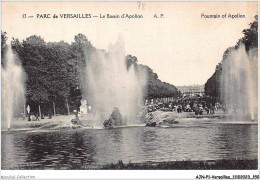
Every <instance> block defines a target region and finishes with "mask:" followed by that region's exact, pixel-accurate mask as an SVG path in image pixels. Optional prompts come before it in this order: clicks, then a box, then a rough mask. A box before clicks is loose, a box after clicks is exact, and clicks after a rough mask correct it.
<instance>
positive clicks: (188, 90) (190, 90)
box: [176, 84, 205, 95]
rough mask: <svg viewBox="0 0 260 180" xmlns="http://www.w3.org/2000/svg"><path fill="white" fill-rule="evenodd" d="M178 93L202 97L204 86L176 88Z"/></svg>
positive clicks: (195, 85)
mask: <svg viewBox="0 0 260 180" xmlns="http://www.w3.org/2000/svg"><path fill="white" fill-rule="evenodd" d="M176 87H177V89H178V90H179V91H181V93H182V94H183V95H184V94H185V95H196V94H198V95H204V94H205V90H204V85H198V84H194V85H190V86H176Z"/></svg>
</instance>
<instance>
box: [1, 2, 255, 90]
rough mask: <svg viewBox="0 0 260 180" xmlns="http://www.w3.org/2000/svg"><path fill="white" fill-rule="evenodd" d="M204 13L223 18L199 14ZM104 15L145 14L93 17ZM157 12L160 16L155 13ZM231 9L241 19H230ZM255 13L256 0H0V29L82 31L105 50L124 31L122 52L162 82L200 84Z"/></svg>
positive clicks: (11, 32)
mask: <svg viewBox="0 0 260 180" xmlns="http://www.w3.org/2000/svg"><path fill="white" fill-rule="evenodd" d="M202 13H204V14H205V15H215V14H217V15H220V16H221V18H203V17H201V14H202ZM23 14H26V15H27V18H22V17H23ZM37 14H50V15H51V17H52V16H53V15H54V14H56V15H60V14H91V15H92V18H78V19H75V18H73V19H72V18H66V19H64V18H48V19H47V18H37ZM107 14H113V15H114V14H118V15H119V16H121V15H122V14H130V15H134V14H138V15H142V16H143V18H132V19H128V18H94V17H93V16H98V17H99V16H100V15H105V16H106V15H107ZM155 14H156V15H158V16H159V15H160V14H163V18H154V15H155ZM225 14H227V16H226V17H222V15H225ZM229 14H233V15H236V14H241V15H245V18H233V19H232V18H228V15H229ZM257 14H258V13H257V2H141V3H140V2H2V31H5V32H7V35H8V37H9V40H10V39H11V37H15V38H18V39H19V40H22V39H25V38H26V37H29V36H31V35H39V36H41V37H42V38H44V40H45V41H46V42H49V41H50V42H58V41H61V40H63V41H65V42H68V43H70V42H72V41H74V36H75V35H77V34H78V33H83V34H85V35H86V36H87V38H88V40H90V41H91V43H92V44H93V46H95V47H96V48H100V49H107V47H108V45H109V44H110V43H115V42H116V40H117V38H118V36H119V35H122V36H123V38H124V42H125V48H126V54H131V55H134V56H136V57H137V58H138V63H140V64H144V65H148V66H149V67H150V68H152V69H153V70H154V72H155V73H157V74H158V76H159V79H161V80H162V81H165V82H168V83H171V84H173V85H176V86H178V85H192V84H201V85H202V84H205V83H206V81H207V79H208V78H209V77H210V76H211V75H212V74H213V73H214V71H215V67H216V65H217V64H218V63H219V62H220V61H221V60H222V56H223V53H224V51H225V50H226V49H227V48H228V47H231V46H234V45H235V44H236V42H237V41H238V39H240V38H242V37H243V33H242V31H243V29H247V28H249V23H251V22H253V21H254V16H255V15H257ZM28 16H34V17H33V18H28Z"/></svg>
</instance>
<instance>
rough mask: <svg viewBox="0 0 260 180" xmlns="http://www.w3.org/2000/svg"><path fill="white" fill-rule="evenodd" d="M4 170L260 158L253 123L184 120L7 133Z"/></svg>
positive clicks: (5, 134) (3, 136) (85, 167)
mask: <svg viewBox="0 0 260 180" xmlns="http://www.w3.org/2000/svg"><path fill="white" fill-rule="evenodd" d="M1 133H2V137H1V138H2V146H1V150H2V151H1V152H2V156H1V157H2V159H1V162H2V163H1V164H2V165H1V166H2V169H24V168H25V169H29V168H30V169H55V168H56V169H57V167H59V169H73V168H74V169H75V168H76V169H77V168H80V169H81V168H84V169H87V168H88V167H90V168H91V167H95V166H97V167H98V166H102V165H105V164H110V163H116V162H118V160H122V161H123V162H125V163H128V162H129V161H131V162H133V163H134V162H136V163H138V162H163V161H176V160H179V161H180V160H217V159H257V157H258V154H257V149H258V139H257V138H258V135H257V133H258V129H257V124H256V123H251V122H250V121H248V122H247V121H245V122H241V121H228V120H220V119H181V120H180V123H179V124H177V125H176V126H174V127H171V128H166V127H165V128H164V127H145V126H131V127H120V128H114V129H89V128H86V129H84V128H82V129H60V130H46V131H37V130H34V131H28V130H27V131H25V130H21V131H10V132H8V131H2V132H1Z"/></svg>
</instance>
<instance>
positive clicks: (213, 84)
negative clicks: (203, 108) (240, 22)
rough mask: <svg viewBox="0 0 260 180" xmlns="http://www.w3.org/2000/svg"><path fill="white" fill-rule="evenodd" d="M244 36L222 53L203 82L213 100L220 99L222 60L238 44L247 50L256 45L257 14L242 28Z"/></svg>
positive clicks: (206, 91)
mask: <svg viewBox="0 0 260 180" xmlns="http://www.w3.org/2000/svg"><path fill="white" fill-rule="evenodd" d="M243 34H244V37H243V38H241V39H239V40H238V42H237V44H236V45H235V46H234V47H229V48H227V49H226V51H225V52H224V54H223V58H222V61H221V62H220V63H219V64H218V65H217V66H216V69H215V72H214V74H213V75H212V76H211V77H210V78H209V79H208V80H207V82H206V84H205V93H206V94H207V95H209V96H211V97H213V99H214V101H215V102H216V101H218V102H220V101H221V87H220V79H221V75H222V66H223V61H224V60H225V59H226V56H227V55H228V54H229V53H230V52H231V50H233V49H237V48H238V47H239V45H240V44H242V43H243V44H245V49H246V51H247V52H248V51H249V50H250V49H252V48H256V47H258V16H255V20H254V22H252V23H250V28H249V29H244V30H243Z"/></svg>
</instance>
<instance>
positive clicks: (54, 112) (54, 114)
mask: <svg viewBox="0 0 260 180" xmlns="http://www.w3.org/2000/svg"><path fill="white" fill-rule="evenodd" d="M53 116H56V110H55V102H54V101H53Z"/></svg>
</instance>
